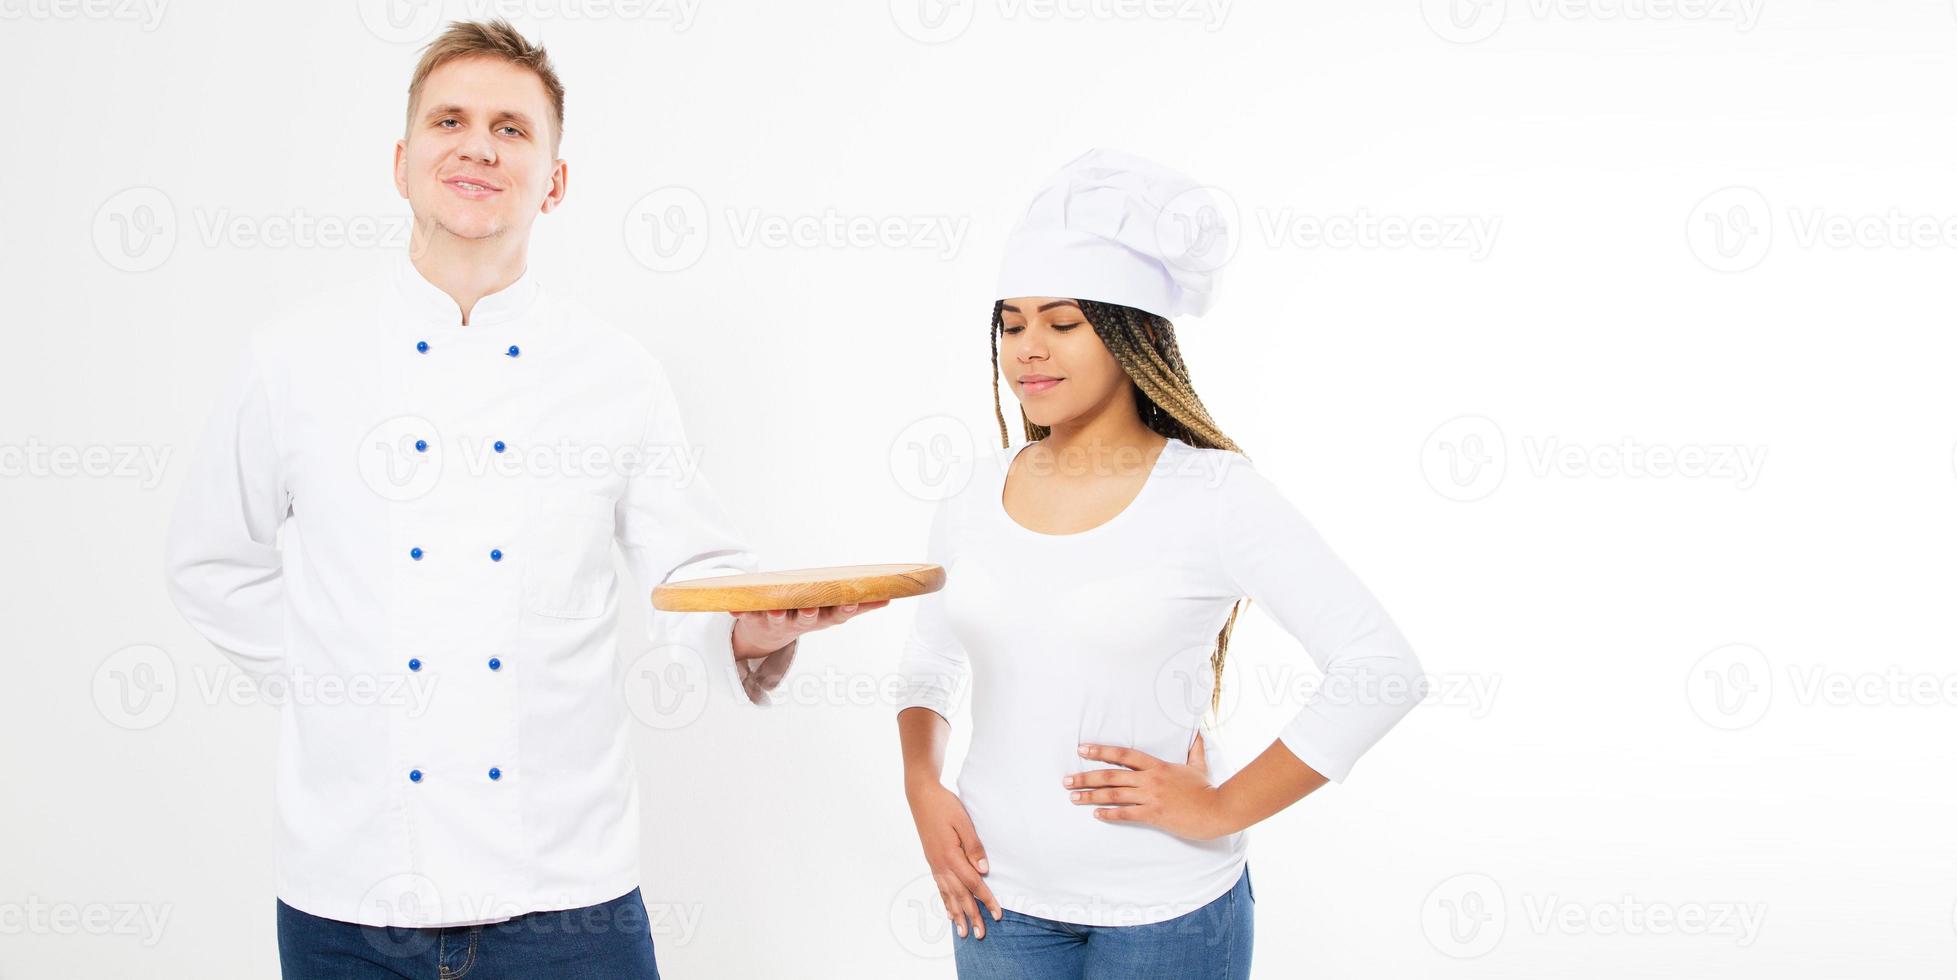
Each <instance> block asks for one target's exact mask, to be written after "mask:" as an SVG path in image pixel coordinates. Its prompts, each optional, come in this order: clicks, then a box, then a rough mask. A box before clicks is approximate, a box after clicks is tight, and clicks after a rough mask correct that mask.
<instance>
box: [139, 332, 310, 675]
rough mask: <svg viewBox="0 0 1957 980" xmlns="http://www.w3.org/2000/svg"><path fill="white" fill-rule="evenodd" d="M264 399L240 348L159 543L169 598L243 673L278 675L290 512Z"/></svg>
mask: <svg viewBox="0 0 1957 980" xmlns="http://www.w3.org/2000/svg"><path fill="white" fill-rule="evenodd" d="M275 437H276V433H275V432H274V431H273V425H272V409H271V400H270V397H269V395H268V394H267V391H266V383H265V375H264V372H263V371H262V370H261V368H260V365H259V362H258V358H257V356H256V353H255V351H254V349H253V347H252V346H251V345H249V344H248V345H247V347H246V349H245V353H244V356H243V357H242V358H241V362H240V364H239V365H238V367H237V368H236V369H235V370H234V371H233V372H232V375H231V378H230V381H229V383H228V385H227V386H226V388H225V390H224V391H223V393H222V394H220V395H219V396H218V403H217V408H216V409H215V410H213V411H212V413H211V416H210V419H209V421H208V422H207V423H206V425H205V428H204V431H203V435H202V437H201V440H200V441H199V443H198V447H197V451H196V452H195V454H193V456H192V457H191V462H190V468H189V471H188V472H187V474H186V475H185V477H184V483H183V487H182V489H181V490H180V491H179V496H178V497H177V504H176V509H175V511H174V513H173V514H172V515H171V519H170V530H169V534H168V536H167V540H166V543H165V545H164V566H165V569H164V577H165V581H166V582H167V584H168V588H169V593H170V600H171V601H172V602H173V603H175V604H176V607H177V610H178V611H179V612H181V613H182V614H183V617H184V619H185V620H187V621H189V623H190V625H191V626H192V627H194V628H195V629H196V630H197V631H198V632H199V633H202V634H203V635H204V637H205V638H206V639H208V640H210V641H211V643H212V645H214V646H216V647H217V648H218V649H219V650H221V651H223V653H224V654H225V655H226V656H227V657H229V658H231V660H232V661H234V662H235V663H237V664H238V666H239V667H241V668H242V669H243V670H244V671H245V672H246V673H247V674H250V675H253V676H255V677H264V676H268V675H274V674H278V673H282V672H283V671H284V669H285V666H286V665H285V573H284V566H283V563H282V560H281V555H280V552H279V543H278V537H279V527H280V525H282V524H284V523H285V519H286V517H287V516H288V515H289V514H290V513H291V508H292V500H291V497H290V495H289V494H288V492H287V489H286V486H285V481H284V478H283V476H282V471H281V468H280V464H279V451H278V447H277V444H276V438H275Z"/></svg>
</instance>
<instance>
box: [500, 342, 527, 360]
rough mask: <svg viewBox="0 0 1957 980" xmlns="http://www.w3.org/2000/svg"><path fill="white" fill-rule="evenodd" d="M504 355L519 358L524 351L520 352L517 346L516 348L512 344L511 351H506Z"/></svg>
mask: <svg viewBox="0 0 1957 980" xmlns="http://www.w3.org/2000/svg"><path fill="white" fill-rule="evenodd" d="M503 353H505V354H508V355H510V356H511V357H515V356H517V355H518V354H521V353H523V351H521V350H519V349H517V346H516V345H515V344H511V345H510V349H509V350H506V351H504V352H503Z"/></svg>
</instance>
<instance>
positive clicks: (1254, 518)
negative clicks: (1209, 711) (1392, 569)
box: [1214, 456, 1427, 782]
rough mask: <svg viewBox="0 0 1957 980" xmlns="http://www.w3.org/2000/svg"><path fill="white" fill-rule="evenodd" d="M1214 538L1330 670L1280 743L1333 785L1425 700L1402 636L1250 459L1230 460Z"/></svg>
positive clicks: (1247, 589) (1232, 572)
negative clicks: (1251, 463) (1415, 706)
mask: <svg viewBox="0 0 1957 980" xmlns="http://www.w3.org/2000/svg"><path fill="white" fill-rule="evenodd" d="M1216 498H1217V502H1218V504H1219V506H1218V507H1217V509H1216V522H1217V523H1216V533H1215V536H1214V537H1215V540H1216V542H1217V547H1218V549H1219V550H1220V552H1221V556H1220V557H1221V563H1222V567H1223V570H1224V572H1225V574H1226V575H1227V576H1228V577H1229V579H1230V581H1231V582H1232V583H1233V584H1234V585H1235V587H1236V589H1237V591H1238V593H1239V594H1241V595H1246V596H1249V597H1250V599H1251V601H1252V602H1254V603H1257V604H1259V605H1261V606H1262V607H1263V608H1264V609H1266V610H1268V611H1269V612H1270V613H1271V614H1272V616H1274V617H1275V618H1276V619H1277V622H1278V623H1279V625H1281V626H1283V627H1284V629H1285V631H1286V632H1288V633H1290V634H1291V635H1292V636H1293V637H1295V638H1296V639H1297V640H1298V641H1299V642H1300V643H1301V644H1303V645H1304V648H1305V652H1306V653H1307V654H1308V655H1310V657H1311V659H1312V661H1313V662H1314V663H1316V664H1317V665H1318V668H1319V670H1321V671H1322V672H1323V673H1324V678H1323V681H1322V682H1321V684H1320V685H1319V688H1318V690H1317V691H1316V692H1315V693H1314V694H1313V695H1312V697H1311V700H1310V701H1309V702H1307V703H1306V705H1305V707H1304V710H1303V711H1301V712H1299V713H1298V715H1297V717H1295V718H1293V719H1292V720H1291V721H1290V722H1288V723H1287V724H1286V725H1285V726H1284V728H1283V729H1282V731H1281V732H1280V733H1279V736H1278V737H1279V740H1280V741H1282V742H1283V743H1284V745H1285V747H1286V748H1288V749H1290V750H1291V752H1292V754H1293V755H1296V756H1297V757H1298V758H1299V759H1300V760H1302V761H1303V762H1304V763H1305V764H1306V765H1309V766H1311V767H1312V768H1313V769H1315V770H1317V771H1318V772H1319V773H1320V774H1322V775H1323V776H1325V777H1326V778H1327V779H1330V780H1332V781H1333V782H1339V781H1342V780H1344V779H1345V777H1346V774H1347V773H1349V772H1351V770H1352V766H1353V763H1354V762H1356V761H1358V759H1359V757H1360V756H1361V755H1363V754H1364V753H1365V752H1366V750H1367V749H1370V748H1372V746H1373V745H1374V744H1375V743H1377V742H1378V741H1379V740H1380V738H1382V737H1383V736H1385V734H1386V732H1387V731H1388V730H1389V729H1391V728H1392V727H1393V726H1394V725H1395V724H1397V723H1398V722H1399V720H1400V719H1401V718H1402V717H1404V716H1405V715H1406V713H1407V712H1408V711H1410V710H1412V708H1413V706H1414V705H1416V704H1418V703H1419V702H1420V701H1421V700H1422V699H1423V698H1424V697H1425V696H1426V691H1427V685H1426V680H1425V678H1424V677H1423V676H1422V674H1421V669H1420V663H1419V661H1418V659H1416V658H1415V656H1414V653H1413V649H1412V648H1411V647H1410V646H1408V644H1407V641H1406V638H1405V637H1403V636H1401V635H1400V631H1399V629H1398V628H1397V627H1396V626H1394V624H1393V621H1392V620H1391V619H1390V618H1389V617H1388V616H1387V614H1386V611H1385V610H1384V609H1382V608H1380V605H1379V603H1378V602H1377V601H1376V600H1375V599H1374V598H1373V596H1372V593H1370V592H1368V591H1367V589H1366V587H1365V585H1363V584H1362V583H1361V582H1360V581H1359V579H1358V577H1357V576H1355V575H1353V573H1352V571H1351V569H1349V568H1347V567H1346V566H1345V563H1344V562H1342V561H1340V560H1339V558H1338V556H1336V555H1334V554H1333V553H1332V550H1331V549H1330V548H1329V547H1327V545H1326V543H1325V541H1324V539H1323V538H1321V537H1320V536H1319V534H1318V531H1317V530H1316V529H1315V528H1314V527H1312V525H1311V523H1310V522H1309V521H1307V520H1305V518H1304V516H1303V515H1302V514H1300V513H1299V512H1298V510H1297V508H1295V507H1293V506H1292V505H1291V503H1290V502H1289V501H1287V500H1286V499H1285V498H1284V496H1283V494H1281V493H1280V492H1279V491H1278V489H1277V487H1275V486H1274V485H1272V484H1271V482H1270V481H1269V480H1268V479H1266V478H1265V477H1264V475H1263V474H1261V473H1259V472H1257V470H1256V469H1255V468H1253V467H1252V466H1251V465H1250V463H1249V461H1248V460H1246V459H1243V458H1242V457H1240V456H1239V457H1235V458H1233V459H1230V460H1228V461H1227V462H1226V465H1225V467H1224V474H1223V476H1222V486H1221V491H1220V492H1219V493H1218V494H1216Z"/></svg>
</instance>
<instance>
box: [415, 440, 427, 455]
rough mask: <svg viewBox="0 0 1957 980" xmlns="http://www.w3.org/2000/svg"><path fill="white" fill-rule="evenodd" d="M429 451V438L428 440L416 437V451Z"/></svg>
mask: <svg viewBox="0 0 1957 980" xmlns="http://www.w3.org/2000/svg"><path fill="white" fill-rule="evenodd" d="M427 451H428V440H426V439H416V440H415V452H418V453H425V452H427Z"/></svg>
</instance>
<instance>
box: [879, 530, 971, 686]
mask: <svg viewBox="0 0 1957 980" xmlns="http://www.w3.org/2000/svg"><path fill="white" fill-rule="evenodd" d="M956 500H957V497H955V496H954V497H950V498H947V499H944V500H940V501H938V506H937V510H936V512H935V513H933V514H932V517H931V532H930V536H929V538H928V539H927V540H926V542H925V547H924V554H925V559H924V560H925V561H927V562H930V563H931V564H933V565H939V566H943V567H946V568H949V567H950V564H951V555H950V553H949V552H950V548H951V542H952V538H953V535H952V533H951V522H952V519H953V515H952V506H953V504H954V502H955V501H956ZM944 596H945V590H944V589H939V590H938V591H936V592H932V593H929V594H927V595H925V596H922V597H920V598H919V599H918V601H917V618H916V619H915V620H913V621H912V623H911V633H910V637H909V638H908V639H906V640H905V642H904V650H903V655H902V657H901V658H900V660H899V662H898V668H897V670H898V674H899V675H900V676H901V677H902V679H903V687H902V690H903V697H902V698H901V699H899V701H898V703H897V710H898V711H899V712H902V711H903V710H904V709H906V708H916V707H923V708H930V709H931V710H932V711H935V712H937V713H938V715H939V717H942V718H944V719H945V720H946V721H950V720H951V712H952V707H953V705H955V704H956V703H957V701H958V697H959V695H960V694H961V693H962V692H963V691H964V689H965V685H966V684H967V683H968V682H969V681H970V679H971V663H970V660H969V659H968V658H967V656H966V654H965V648H964V647H963V646H961V645H959V643H958V638H957V637H956V636H954V635H952V632H951V624H950V622H949V620H947V619H946V618H945V608H944Z"/></svg>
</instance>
